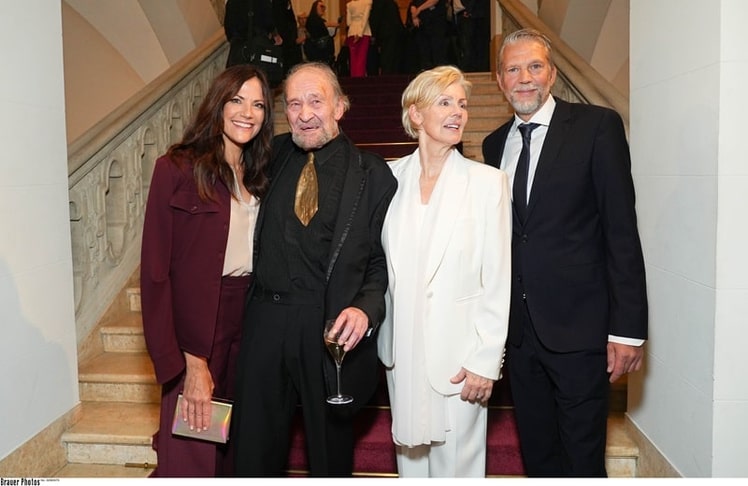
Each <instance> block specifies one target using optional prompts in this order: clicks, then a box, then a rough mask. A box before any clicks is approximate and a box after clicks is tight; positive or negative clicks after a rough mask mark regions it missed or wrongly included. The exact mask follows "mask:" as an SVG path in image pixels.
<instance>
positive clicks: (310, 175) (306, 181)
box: [293, 152, 317, 226]
mask: <svg viewBox="0 0 748 486" xmlns="http://www.w3.org/2000/svg"><path fill="white" fill-rule="evenodd" d="M293 208H294V212H295V213H296V216H297V217H298V218H299V221H301V224H303V225H304V226H306V225H308V224H309V221H310V220H311V219H312V217H313V216H314V215H315V213H316V212H317V171H316V170H314V153H313V152H309V154H308V155H307V161H306V164H304V167H303V168H302V169H301V175H300V176H299V182H297V183H296V200H295V201H294V206H293Z"/></svg>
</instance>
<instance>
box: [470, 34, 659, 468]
mask: <svg viewBox="0 0 748 486" xmlns="http://www.w3.org/2000/svg"><path fill="white" fill-rule="evenodd" d="M555 80H556V68H555V66H554V64H553V59H552V52H551V46H550V42H549V41H548V39H547V38H546V37H545V36H544V35H542V34H541V33H539V32H537V31H533V30H530V29H525V30H521V31H517V32H515V33H513V34H510V35H508V36H507V37H506V38H505V39H504V43H503V45H502V47H501V50H500V52H499V68H498V84H499V87H500V89H501V90H502V91H503V92H504V95H505V96H506V98H507V99H508V100H509V102H510V103H511V104H512V106H513V107H514V110H515V117H514V118H513V119H512V120H511V121H509V122H508V123H506V124H505V125H504V126H502V127H500V128H499V129H498V130H496V131H494V132H493V133H491V134H490V135H489V136H488V137H486V139H485V140H484V141H483V157H484V160H485V161H486V163H488V164H490V165H493V166H495V167H499V168H501V169H503V170H505V171H506V172H507V173H508V175H509V177H510V180H513V181H514V182H513V207H514V224H513V237H512V274H513V277H512V301H511V310H510V323H509V336H508V344H507V367H508V369H509V378H510V383H511V385H512V386H511V388H512V395H513V400H514V405H515V412H516V417H517V425H518V429H519V435H520V444H521V447H522V456H523V459H524V463H525V469H526V472H527V474H528V475H529V476H605V475H606V471H605V443H606V425H607V414H608V388H609V382H610V383H612V382H614V381H615V380H617V379H618V378H620V377H621V376H622V375H623V374H625V373H628V372H631V371H636V370H638V369H639V368H640V367H641V362H642V357H643V349H642V345H643V344H644V341H645V340H646V339H647V296H646V284H645V274H644V262H643V257H642V252H641V244H640V241H639V234H638V230H637V224H636V212H635V200H634V186H633V181H632V178H631V161H630V156H629V149H628V143H627V141H626V135H625V132H624V127H623V123H622V121H621V118H620V116H619V115H618V114H617V113H615V112H614V111H612V110H609V109H607V108H602V107H597V106H592V105H582V104H572V103H567V102H564V101H562V100H560V99H554V97H553V96H551V95H550V90H551V87H552V86H553V83H554V81H555ZM524 125H527V126H524ZM525 134H527V135H525ZM527 138H529V140H527V141H525V139H527ZM525 145H527V146H528V147H529V152H528V150H527V149H526V148H524V146H525ZM528 154H529V155H528Z"/></svg>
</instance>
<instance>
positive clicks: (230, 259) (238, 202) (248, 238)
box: [222, 177, 260, 277]
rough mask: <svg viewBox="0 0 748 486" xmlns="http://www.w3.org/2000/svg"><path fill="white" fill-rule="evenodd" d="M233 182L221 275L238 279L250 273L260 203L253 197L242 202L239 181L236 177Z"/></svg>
mask: <svg viewBox="0 0 748 486" xmlns="http://www.w3.org/2000/svg"><path fill="white" fill-rule="evenodd" d="M234 181H235V184H234V195H235V197H232V198H231V217H230V220H229V237H228V240H227V241H226V255H225V257H224V260H223V273H222V275H223V276H233V277H238V276H241V275H249V274H250V273H252V252H253V250H254V231H255V224H256V223H257V212H258V211H259V209H260V201H259V200H258V199H257V198H256V197H254V196H250V200H249V201H245V200H243V199H242V195H241V191H240V190H239V181H238V180H237V179H236V177H234Z"/></svg>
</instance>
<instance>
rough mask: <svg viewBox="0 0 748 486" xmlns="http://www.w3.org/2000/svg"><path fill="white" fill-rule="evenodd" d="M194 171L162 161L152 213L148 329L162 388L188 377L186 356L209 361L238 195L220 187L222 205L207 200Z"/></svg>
mask: <svg viewBox="0 0 748 486" xmlns="http://www.w3.org/2000/svg"><path fill="white" fill-rule="evenodd" d="M192 169H193V166H192V163H191V161H189V160H184V159H182V160H180V164H179V165H178V164H176V163H175V162H174V161H173V160H172V159H170V158H169V157H166V156H162V157H160V158H159V159H158V160H157V161H156V166H155V169H154V171H153V178H152V180H151V187H150V191H149V194H148V202H147V204H146V210H145V223H144V226H143V243H142V251H141V260H140V288H141V301H142V311H143V331H144V334H145V341H146V346H147V348H148V352H149V353H150V355H151V359H152V361H153V364H154V367H155V369H156V379H157V380H158V382H159V383H161V384H163V383H166V382H168V381H170V380H172V379H174V378H175V377H177V376H178V375H180V374H181V373H182V371H183V370H184V367H185V362H184V355H183V354H182V353H183V351H187V352H189V353H191V354H195V355H197V356H203V357H210V354H211V348H212V344H213V335H214V333H215V327H216V315H217V312H218V300H219V297H220V295H219V294H220V289H221V276H222V273H223V261H224V252H225V251H226V241H227V240H228V232H229V219H230V209H231V194H230V193H229V191H228V189H227V188H226V186H225V185H224V184H223V183H220V182H218V183H216V187H215V189H216V191H215V192H216V200H215V201H203V200H201V199H200V197H199V196H198V193H197V186H196V184H195V179H194V177H193V174H192Z"/></svg>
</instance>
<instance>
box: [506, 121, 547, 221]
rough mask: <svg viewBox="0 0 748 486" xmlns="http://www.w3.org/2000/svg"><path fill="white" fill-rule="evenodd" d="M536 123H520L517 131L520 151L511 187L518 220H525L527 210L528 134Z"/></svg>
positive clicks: (535, 126) (534, 127) (537, 125)
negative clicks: (520, 145) (520, 140)
mask: <svg viewBox="0 0 748 486" xmlns="http://www.w3.org/2000/svg"><path fill="white" fill-rule="evenodd" d="M539 126H540V124H538V123H522V124H521V125H520V126H519V127H517V128H518V129H519V132H520V133H521V134H522V151H521V152H520V153H519V160H518V161H517V169H516V170H515V172H514V183H513V188H512V198H513V199H514V207H515V208H516V209H517V214H518V215H519V220H520V222H522V223H524V222H525V213H526V212H527V174H528V172H529V171H530V135H531V134H532V131H533V130H535V129H536V128H537V127H539Z"/></svg>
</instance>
